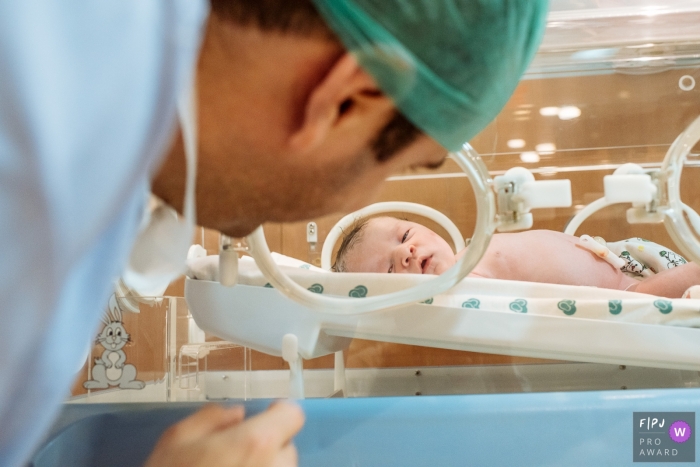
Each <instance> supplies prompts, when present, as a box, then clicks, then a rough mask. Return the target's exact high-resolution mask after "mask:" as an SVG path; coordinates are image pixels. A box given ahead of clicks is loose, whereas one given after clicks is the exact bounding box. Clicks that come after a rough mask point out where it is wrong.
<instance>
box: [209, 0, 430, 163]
mask: <svg viewBox="0 0 700 467" xmlns="http://www.w3.org/2000/svg"><path fill="white" fill-rule="evenodd" d="M211 9H212V13H213V14H214V15H216V16H217V17H218V18H220V19H222V20H225V21H231V22H233V23H235V24H239V25H241V26H255V27H258V28H260V29H261V30H262V31H270V32H277V33H281V34H295V35H300V36H304V37H320V38H323V39H327V40H332V41H336V42H337V41H338V38H337V36H336V35H335V33H334V32H333V31H332V30H331V28H329V27H328V25H327V24H326V22H325V20H324V19H323V17H322V16H321V15H320V14H319V12H318V10H317V9H316V7H315V6H314V4H313V2H312V1H311V0H211ZM420 134H421V131H420V130H419V129H418V128H416V126H415V125H413V123H411V122H410V121H409V120H408V119H406V117H404V116H403V115H402V114H401V113H400V112H399V111H395V113H394V116H393V117H392V118H391V119H390V120H389V122H388V123H387V124H386V125H384V128H382V129H381V130H380V131H379V133H378V134H377V136H376V137H375V138H374V141H373V142H372V150H373V151H374V153H375V157H376V158H377V160H378V161H379V162H385V161H388V160H389V159H391V158H392V156H394V155H395V154H396V153H398V152H399V151H401V150H402V149H404V148H405V147H407V146H408V145H409V144H411V143H412V142H413V141H415V139H416V138H417V137H418V136H419V135H420Z"/></svg>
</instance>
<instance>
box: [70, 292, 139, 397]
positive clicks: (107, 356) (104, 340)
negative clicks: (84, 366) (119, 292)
mask: <svg viewBox="0 0 700 467" xmlns="http://www.w3.org/2000/svg"><path fill="white" fill-rule="evenodd" d="M102 322H103V323H104V324H105V326H104V328H102V331H101V332H100V335H99V336H98V337H97V343H99V344H100V345H101V346H102V347H104V349H105V350H104V352H102V356H101V357H99V358H96V359H95V365H94V366H93V367H92V379H91V380H88V381H85V382H84V383H83V387H84V388H85V389H104V388H108V387H110V386H119V388H121V389H143V387H144V386H145V385H146V384H145V383H144V382H143V381H139V380H137V379H136V367H135V366H134V365H131V364H128V365H125V364H124V363H125V362H126V354H125V353H124V350H122V349H123V348H124V346H125V345H126V344H127V343H128V342H129V341H130V336H129V334H128V333H127V332H126V329H125V328H124V323H123V322H122V311H121V309H120V308H119V305H118V304H117V300H116V298H115V297H114V295H112V296H111V297H110V299H109V312H108V313H107V314H106V315H105V316H104V317H103V318H102Z"/></svg>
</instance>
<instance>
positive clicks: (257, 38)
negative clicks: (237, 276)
mask: <svg viewBox="0 0 700 467" xmlns="http://www.w3.org/2000/svg"><path fill="white" fill-rule="evenodd" d="M363 1H364V0H363ZM431 1H432V0H431ZM457 1H458V2H461V3H463V4H464V5H461V6H459V7H458V8H457V9H455V10H454V11H455V12H457V11H459V8H467V7H468V8H469V9H470V13H469V14H470V15H472V16H473V18H471V19H470V21H471V23H470V24H471V26H470V29H475V28H476V29H478V28H477V26H478V25H479V24H480V23H479V21H477V20H478V19H479V18H481V16H484V15H482V14H481V11H482V10H483V11H486V12H488V13H489V14H487V15H485V16H484V19H486V20H493V21H494V23H498V21H496V19H498V18H500V16H503V17H504V18H506V19H508V20H509V21H511V20H512V17H513V15H514V14H515V13H513V14H511V13H508V14H505V12H509V11H510V10H509V9H508V8H511V9H512V10H514V11H515V10H518V11H519V9H520V8H521V7H520V6H518V5H520V4H521V3H519V1H518V2H513V1H511V0H499V2H504V5H505V4H506V3H507V4H511V3H512V5H511V6H509V7H508V8H506V7H505V6H504V7H503V8H504V14H502V15H500V13H499V12H498V11H495V10H494V8H493V7H491V6H482V7H479V8H476V9H475V8H474V7H472V6H470V5H472V3H473V2H472V0H457ZM542 1H543V0H527V2H539V3H541V2H542ZM355 2H360V0H349V1H344V2H339V3H338V5H340V3H343V4H348V3H355ZM426 2H427V0H426ZM527 2H526V3H527ZM314 3H315V4H316V5H318V6H323V8H322V10H323V12H324V18H321V17H320V16H319V13H318V12H317V11H316V8H315V7H314V5H313V4H312V3H311V0H262V1H260V0H212V14H211V15H210V18H209V22H208V24H207V29H206V34H205V37H204V42H203V46H202V51H201V55H200V60H199V64H198V73H197V87H198V89H197V97H198V109H199V112H198V113H199V164H198V170H199V173H198V179H197V183H198V187H197V198H198V206H197V207H198V221H199V223H200V224H202V225H204V226H207V227H211V228H215V229H218V230H221V231H222V232H224V233H227V234H229V235H234V236H241V235H245V234H247V233H249V232H250V231H251V230H252V229H254V228H255V227H256V226H257V225H259V224H261V223H263V222H265V221H294V220H300V219H305V218H310V217H315V216H319V215H322V214H327V213H330V212H339V211H346V212H347V211H350V210H354V209H357V208H359V207H361V206H362V205H363V204H365V203H367V202H368V201H370V200H371V199H372V198H373V197H374V195H375V194H376V192H377V190H378V189H379V186H380V184H381V182H382V181H383V180H384V179H385V178H386V177H388V176H390V175H391V174H393V173H396V172H400V171H402V170H403V169H406V168H408V167H426V166H435V165H439V164H440V162H441V161H442V160H443V159H444V157H445V155H446V149H445V147H446V146H447V145H446V144H445V143H442V144H438V142H437V141H436V139H434V138H431V137H429V136H427V135H425V134H423V133H422V132H421V131H419V130H417V129H416V127H415V126H414V125H413V124H412V123H410V121H409V120H408V119H407V118H404V116H402V113H400V112H399V111H398V110H397V104H399V106H403V105H404V104H405V103H406V99H405V97H406V96H405V92H406V87H405V86H404V87H403V88H402V91H401V92H404V95H403V96H400V95H399V94H397V93H394V94H392V95H391V96H389V95H387V94H385V93H384V92H383V90H382V89H385V90H386V89H389V91H391V92H393V91H395V90H394V89H393V88H392V87H391V85H390V83H391V82H392V80H391V78H390V77H389V78H387V76H386V73H381V70H380V71H379V72H376V70H375V71H373V72H372V73H370V72H368V71H367V70H372V69H373V65H372V63H374V62H376V60H374V62H372V60H369V61H368V59H367V57H368V52H367V50H366V48H365V50H364V51H358V50H354V49H353V53H352V54H350V53H348V52H347V51H346V46H348V44H350V42H348V40H347V38H346V37H345V36H344V35H343V36H342V43H341V41H340V40H339V39H338V37H337V36H336V34H335V32H334V31H342V30H343V25H342V24H338V21H336V20H337V19H338V15H335V14H333V12H331V13H329V12H328V11H326V10H328V8H329V5H330V8H331V9H332V8H333V6H334V5H336V4H335V3H333V2H325V1H322V0H314ZM360 3H361V2H360ZM365 3H366V2H365ZM394 3H395V2H394ZM426 4H431V3H430V2H427V3H426ZM436 4H442V2H436ZM465 5H466V6H465ZM489 5H490V4H489ZM499 5H500V3H499ZM382 8H383V7H382ZM402 8H403V7H402ZM450 8H451V7H450ZM448 9H449V8H448ZM471 10H474V11H471ZM450 11H453V10H450ZM494 11H495V13H494ZM428 13H430V12H428ZM443 13H444V12H443ZM492 13H493V14H492ZM348 14H350V13H348ZM383 14H385V18H384V19H387V16H388V15H389V14H393V13H392V12H390V11H389V12H384V13H383ZM401 14H404V15H405V14H407V13H406V12H402V13H401ZM480 15H481V16H480ZM489 15H490V16H489ZM499 15H500V16H499ZM340 17H341V19H342V17H343V16H342V14H341V15H340ZM349 17H350V16H348V18H349ZM449 17H450V16H449V15H448V18H449ZM329 18H334V21H332V26H333V28H334V29H333V31H332V30H331V29H329V27H328V26H326V20H327V19H329ZM389 19H390V18H389ZM441 21H442V20H441ZM418 24H427V25H428V29H429V30H430V34H428V35H425V34H422V33H424V32H425V31H422V32H421V34H419V35H420V36H421V37H423V36H424V37H426V38H429V40H430V41H432V44H430V45H431V46H433V49H435V50H443V49H444V50H445V51H446V52H451V51H452V50H457V49H455V48H454V47H456V44H454V45H453V47H452V49H450V48H443V47H442V46H444V45H445V44H443V43H442V42H443V41H444V40H447V39H449V38H450V37H452V36H451V34H449V33H447V34H446V33H442V32H441V30H442V28H443V27H444V24H443V23H435V22H434V21H433V18H432V17H431V16H430V15H428V16H426V17H425V18H424V19H423V20H421V21H420V22H419V23H418ZM350 26H352V25H350ZM360 32H361V31H360ZM404 32H406V31H404ZM416 32H417V31H416ZM410 34H411V32H410V31H409V35H410ZM498 37H501V35H498V36H496V38H495V39H494V41H495V42H498V41H499V39H498ZM482 42H483V41H482ZM491 42H493V41H486V43H489V44H490V43H491ZM479 43H481V42H479ZM372 44H375V45H376V46H377V47H378V48H380V46H381V44H380V43H379V42H376V41H375V42H372ZM351 45H352V44H351ZM468 45H469V44H467V46H468ZM466 48H467V49H469V47H466ZM496 49H497V50H498V48H496ZM459 55H460V61H457V62H459V63H462V62H461V60H462V59H464V60H466V62H465V63H463V64H461V65H460V67H461V68H460V69H464V70H465V74H467V75H478V74H479V72H478V70H481V69H484V70H487V69H491V68H493V67H491V68H488V67H486V68H484V67H482V66H481V63H480V62H479V63H476V62H475V64H474V66H471V65H470V62H469V60H470V53H469V52H464V53H463V52H460V53H459ZM472 55H474V56H476V55H475V54H472ZM479 56H480V55H479ZM375 58H376V57H375ZM452 58H454V57H452ZM393 59H394V58H392V57H389V58H388V59H387V60H389V61H392V60H393ZM358 60H360V61H361V62H362V64H363V66H362V67H361V66H360V65H359V64H358ZM499 60H500V61H503V59H499ZM499 60H496V61H499ZM441 61H444V60H441ZM453 62H455V61H454V60H453ZM477 62H478V60H477ZM392 63H393V62H392ZM455 63H456V62H455ZM398 66H399V68H398V75H397V80H398V81H402V82H405V81H406V80H405V79H402V78H405V77H406V76H412V74H411V73H412V71H411V70H410V69H406V70H405V73H403V68H402V66H403V65H402V64H399V65H398ZM375 68H376V67H375ZM395 71H396V70H395ZM509 76H510V74H509ZM377 77H379V78H381V80H382V82H383V83H384V84H383V85H382V88H381V89H380V87H379V85H378V84H377V80H376V79H375V78H377ZM489 80H490V81H493V79H491V76H490V75H488V73H486V76H485V77H484V79H482V80H481V81H486V82H488V81H489ZM409 81H410V80H409ZM481 81H480V83H481ZM511 81H512V80H511ZM516 81H517V80H516ZM404 84H405V83H404ZM511 84H512V85H513V87H514V84H513V83H511ZM445 89H447V88H445ZM499 89H500V88H499ZM467 91H468V90H467ZM391 92H390V94H391ZM481 92H482V89H481V88H479V92H478V93H477V94H479V93H481ZM409 94H410V93H409ZM453 94H454V93H453ZM501 94H502V92H501V93H499V95H501ZM424 97H425V96H424ZM433 97H434V98H430V99H428V102H437V101H438V100H439V99H437V97H438V96H433ZM431 99H432V100H431ZM455 99H457V101H459V96H457V97H455ZM474 99H475V100H477V101H478V99H479V97H478V95H477V96H474ZM500 99H503V102H505V100H504V99H506V97H501V98H500ZM443 100H444V99H443ZM453 100H454V99H452V97H450V98H449V99H447V101H448V102H452V101H453ZM455 102H456V101H455ZM401 108H404V107H401ZM409 108H411V107H410V106H409V107H407V109H409ZM418 108H419V109H420V106H418ZM475 108H476V107H475ZM453 110H454V109H453ZM472 113H473V114H475V113H474V112H472ZM433 114H434V115H440V112H439V111H438V112H437V113H436V112H435V109H433ZM406 115H408V114H406ZM417 116H418V115H416V114H414V115H409V117H410V119H411V121H415V120H416V117H417ZM482 117H483V116H482ZM483 118H486V119H487V120H490V118H492V116H488V115H487V116H486V117H483ZM483 118H482V119H483ZM451 121H452V120H451V119H448V123H449V122H451ZM445 125H446V126H450V127H451V126H452V125H451V124H447V123H446V124H445ZM438 126H443V125H442V124H439V125H438ZM446 131H447V130H446ZM450 131H451V132H452V133H453V134H454V135H453V136H455V138H454V140H455V141H456V140H460V141H465V140H466V139H468V138H469V137H470V136H471V135H469V134H466V133H464V129H463V128H461V127H460V128H457V129H456V130H450ZM438 133H439V132H438ZM451 141H452V140H451ZM182 158H183V156H182V144H181V143H180V142H178V143H176V145H175V147H174V149H173V151H172V153H171V157H169V158H168V160H167V161H166V163H165V164H164V166H163V169H162V170H161V172H160V174H159V176H158V177H157V179H156V180H155V182H154V185H153V191H154V192H155V193H156V194H157V195H159V196H160V197H161V198H163V199H164V200H165V201H166V202H168V203H170V204H172V205H174V206H175V207H179V206H180V204H181V198H182V187H183V185H184V162H183V160H182Z"/></svg>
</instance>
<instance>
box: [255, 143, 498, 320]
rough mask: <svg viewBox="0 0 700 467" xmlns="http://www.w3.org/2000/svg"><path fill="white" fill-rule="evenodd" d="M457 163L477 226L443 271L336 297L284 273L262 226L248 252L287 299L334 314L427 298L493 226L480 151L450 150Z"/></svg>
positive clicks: (479, 248)
mask: <svg viewBox="0 0 700 467" xmlns="http://www.w3.org/2000/svg"><path fill="white" fill-rule="evenodd" d="M452 157H453V159H454V161H455V162H456V163H457V165H458V166H459V167H460V168H461V169H462V170H464V171H465V172H466V174H467V177H468V178H469V181H470V182H471V185H472V188H473V190H474V194H475V197H476V208H477V209H476V226H475V229H474V236H473V237H472V239H471V242H470V244H469V249H468V250H467V252H466V254H465V255H464V256H462V258H460V259H459V260H458V261H457V264H455V265H454V266H452V267H451V268H450V269H448V270H447V271H445V272H444V273H443V274H442V275H440V276H438V277H436V278H435V279H431V280H429V281H426V282H424V283H422V284H419V285H417V286H415V287H411V288H409V289H407V290H401V291H398V292H392V293H388V294H385V295H379V296H376V297H367V298H362V299H359V300H358V299H356V298H338V297H329V296H324V295H321V294H315V293H312V292H310V291H308V290H306V289H305V288H303V287H302V286H300V285H299V284H297V283H296V282H294V281H293V280H291V279H290V278H289V276H287V275H286V274H284V273H283V272H282V271H281V270H280V269H279V267H278V266H277V265H276V264H275V262H274V261H273V260H272V257H271V256H270V250H269V248H268V246H267V242H266V241H265V235H264V233H263V230H262V227H258V228H257V229H256V230H255V232H253V233H252V234H251V235H249V236H248V237H247V238H248V246H249V248H250V253H251V254H252V256H253V258H255V262H256V263H257V265H258V267H259V268H260V270H261V272H262V273H263V275H264V276H265V277H266V278H267V280H268V281H270V284H272V285H273V286H274V287H275V288H276V289H277V290H279V291H280V292H281V293H283V294H284V295H286V296H287V297H289V298H290V299H292V300H294V301H296V302H298V303H300V304H302V305H304V306H306V307H308V308H310V309H312V310H316V311H319V312H326V313H333V314H357V313H367V312H371V311H376V310H380V309H385V308H391V307H397V306H401V305H405V304H407V303H416V302H420V301H423V300H426V299H428V298H430V297H432V296H433V295H436V294H439V293H442V292H445V291H446V290H448V289H450V288H451V287H453V286H454V285H456V284H457V283H458V282H459V281H460V280H462V279H463V278H464V277H465V276H466V275H467V274H469V272H470V271H471V270H472V269H474V267H475V266H476V264H477V263H478V262H479V260H480V259H481V256H482V255H483V254H484V252H485V251H486V247H487V246H488V244H489V241H490V240H491V236H492V235H493V231H494V227H495V216H496V212H495V200H494V195H493V192H492V191H491V184H492V180H491V179H490V178H489V174H488V171H487V170H486V167H485V166H484V164H483V162H481V159H480V158H479V155H478V154H477V153H476V151H474V149H472V147H471V146H469V145H468V144H465V145H464V146H463V148H462V149H461V150H460V151H458V152H456V153H453V154H452Z"/></svg>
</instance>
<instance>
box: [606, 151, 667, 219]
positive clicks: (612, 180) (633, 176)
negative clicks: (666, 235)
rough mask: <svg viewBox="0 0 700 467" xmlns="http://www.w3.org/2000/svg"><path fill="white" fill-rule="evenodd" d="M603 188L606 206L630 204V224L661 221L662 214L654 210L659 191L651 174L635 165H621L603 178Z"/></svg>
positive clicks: (628, 217) (628, 212) (628, 213)
mask: <svg viewBox="0 0 700 467" xmlns="http://www.w3.org/2000/svg"><path fill="white" fill-rule="evenodd" d="M603 187H604V190H605V201H606V202H607V203H608V204H614V203H632V208H630V209H628V210H627V222H629V223H630V224H643V223H655V222H662V221H663V213H662V212H660V211H658V210H657V209H656V206H657V204H658V192H659V189H658V187H657V185H656V182H655V179H654V173H653V172H651V173H649V172H647V171H645V170H644V169H643V168H642V167H641V166H639V165H637V164H633V163H627V164H622V165H621V166H620V167H618V168H617V169H615V172H613V174H612V175H606V176H605V177H603Z"/></svg>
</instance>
